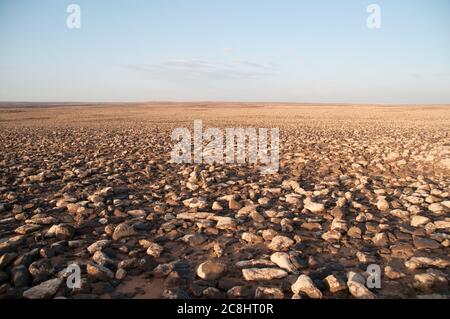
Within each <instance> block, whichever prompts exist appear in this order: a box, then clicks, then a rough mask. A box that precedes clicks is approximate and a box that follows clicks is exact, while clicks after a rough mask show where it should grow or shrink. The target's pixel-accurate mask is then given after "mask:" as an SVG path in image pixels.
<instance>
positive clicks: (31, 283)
mask: <svg viewBox="0 0 450 319" xmlns="http://www.w3.org/2000/svg"><path fill="white" fill-rule="evenodd" d="M199 119H201V120H202V121H203V124H204V126H205V127H218V128H226V127H256V128H260V127H263V128H275V127H277V128H279V130H280V168H279V171H278V173H276V174H269V175H261V174H260V171H259V169H258V165H257V164H241V165H238V164H174V163H170V152H171V149H172V147H173V145H174V142H173V141H172V140H171V132H172V130H173V129H174V128H176V127H188V128H191V129H192V127H193V123H194V120H199ZM0 133H1V134H0V149H1V152H0V298H55V297H56V298H448V297H449V296H450V291H449V287H448V280H449V275H450V258H449V252H450V251H449V245H450V214H449V212H450V189H449V185H450V178H449V176H450V175H449V173H450V106H445V105H428V106H417V105H415V106H414V105H410V106H389V105H383V106H379V105H309V104H302V105H296V104H264V103H206V102H205V103H163V102H161V103H148V104H119V103H116V104H110V105H105V104H101V105H68V104H65V105H55V104H49V105H40V104H36V105H32V106H28V107H27V106H24V105H17V104H2V106H1V108H0ZM71 264H77V265H79V267H80V269H81V276H80V278H81V282H80V285H79V286H77V287H72V288H69V287H68V285H67V284H66V282H67V279H68V278H69V277H70V275H71V273H70V272H69V271H68V270H67V267H68V266H69V265H71ZM368 265H378V266H379V267H380V270H381V274H380V276H381V285H380V288H370V287H368V286H367V280H366V278H367V277H368V276H370V274H369V273H368V272H367V271H366V270H367V267H368Z"/></svg>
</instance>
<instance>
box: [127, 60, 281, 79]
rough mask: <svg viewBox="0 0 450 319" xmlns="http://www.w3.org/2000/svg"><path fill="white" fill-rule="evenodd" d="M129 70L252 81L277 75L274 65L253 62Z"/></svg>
mask: <svg viewBox="0 0 450 319" xmlns="http://www.w3.org/2000/svg"><path fill="white" fill-rule="evenodd" d="M125 67H126V68H128V69H131V70H135V71H139V72H143V73H147V74H152V75H163V76H169V77H172V76H177V77H180V76H181V77H187V78H193V77H206V78H225V79H246V78H248V79H251V78H260V77H268V76H272V75H274V74H275V73H276V65H275V64H274V63H258V62H252V61H242V60H239V61H231V62H218V61H209V60H200V59H188V60H168V61H162V62H159V63H154V64H134V65H126V66H125Z"/></svg>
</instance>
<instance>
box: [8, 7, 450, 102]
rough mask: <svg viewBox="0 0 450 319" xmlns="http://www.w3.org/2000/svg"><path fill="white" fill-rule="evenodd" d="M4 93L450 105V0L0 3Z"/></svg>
mask: <svg viewBox="0 0 450 319" xmlns="http://www.w3.org/2000/svg"><path fill="white" fill-rule="evenodd" d="M71 3H76V4H78V5H79V6H80V7H81V28H80V29H69V28H67V27H66V18H67V16H68V15H69V14H68V13H67V12H66V8H67V6H68V5H69V4H71ZM371 3H376V4H378V5H379V6H380V7H381V19H382V20H381V29H369V28H367V26H366V19H367V17H368V16H369V13H367V12H366V8H367V6H368V5H369V4H371ZM0 100H2V101H151V100H175V101H199V100H202V101H205V100H217V101H219V100H222V101H281V102H288V101H292V102H325V103H326V102H350V103H357V102H363V103H450V1H448V0H395V1H394V0H378V1H377V0H370V1H366V0H342V1H336V0H315V1H313V0H309V1H302V0H220V1H219V0H190V1H188V0H147V1H144V0H133V1H125V0H109V1H107V0H71V1H65V0H59V1H55V0H0Z"/></svg>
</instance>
